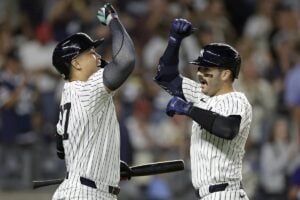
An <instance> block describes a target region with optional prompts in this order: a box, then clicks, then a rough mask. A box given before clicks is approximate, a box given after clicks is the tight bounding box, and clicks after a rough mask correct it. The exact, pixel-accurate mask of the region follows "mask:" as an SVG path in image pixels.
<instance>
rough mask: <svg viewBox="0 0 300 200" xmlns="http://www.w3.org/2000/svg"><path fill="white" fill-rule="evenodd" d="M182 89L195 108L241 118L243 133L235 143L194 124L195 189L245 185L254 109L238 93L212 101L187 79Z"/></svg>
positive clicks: (193, 165)
mask: <svg viewBox="0 0 300 200" xmlns="http://www.w3.org/2000/svg"><path fill="white" fill-rule="evenodd" d="M182 89H183V93H184V97H185V98H186V100H187V101H189V102H193V103H194V106H197V107H200V108H203V109H206V110H211V111H213V112H216V113H218V114H220V115H223V116H229V115H240V116H241V124H240V129H239V133H238V135H237V136H236V137H235V138H234V139H233V140H225V139H222V138H220V137H217V136H215V135H212V134H210V133H209V132H208V131H206V130H205V129H203V128H201V126H200V125H199V124H198V123H196V122H193V125H192V135H191V148H190V154H191V171H192V183H193V186H194V187H195V188H201V187H204V186H209V185H215V184H218V183H224V182H239V181H241V180H242V159H243V156H244V153H245V150H244V147H245V143H246V140H247V137H248V134H249V130H250V124H251V119H252V108H251V105H250V104H249V102H248V100H247V98H246V97H245V95H244V94H243V93H240V92H235V91H234V92H230V93H227V94H223V95H217V96H213V97H208V96H206V95H204V94H203V93H202V92H201V88H200V83H197V82H195V81H192V80H190V79H187V78H184V79H183V83H182ZM237 189H239V188H237Z"/></svg>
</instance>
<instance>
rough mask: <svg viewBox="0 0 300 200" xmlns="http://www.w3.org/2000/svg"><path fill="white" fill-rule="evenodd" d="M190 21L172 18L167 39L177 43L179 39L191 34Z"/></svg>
mask: <svg viewBox="0 0 300 200" xmlns="http://www.w3.org/2000/svg"><path fill="white" fill-rule="evenodd" d="M192 32H193V29H192V23H191V22H189V21H188V20H186V19H174V20H173V21H172V24H171V30H170V37H169V41H170V42H172V43H179V42H181V40H182V39H183V38H185V37H187V36H189V35H190V34H192Z"/></svg>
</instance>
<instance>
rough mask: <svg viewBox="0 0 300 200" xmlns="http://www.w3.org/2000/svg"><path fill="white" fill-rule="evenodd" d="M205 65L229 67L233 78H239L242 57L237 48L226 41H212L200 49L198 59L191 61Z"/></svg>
mask: <svg viewBox="0 0 300 200" xmlns="http://www.w3.org/2000/svg"><path fill="white" fill-rule="evenodd" d="M190 63H191V64H194V65H199V66H204V67H220V68H227V69H229V70H231V71H232V73H233V78H237V77H238V75H239V71H240V65H241V57H240V55H239V53H238V52H237V50H235V49H234V48H233V47H232V46H230V45H228V44H224V43H210V44H208V45H205V46H204V47H203V49H201V51H200V55H199V57H198V58H197V59H196V60H193V61H192V62H190Z"/></svg>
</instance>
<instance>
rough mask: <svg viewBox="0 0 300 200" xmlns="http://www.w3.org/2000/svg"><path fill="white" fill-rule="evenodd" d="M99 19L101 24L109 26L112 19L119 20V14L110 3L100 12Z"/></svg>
mask: <svg viewBox="0 0 300 200" xmlns="http://www.w3.org/2000/svg"><path fill="white" fill-rule="evenodd" d="M97 18H98V20H99V21H100V22H101V24H103V25H105V26H107V25H109V23H110V21H111V20H112V19H115V18H118V14H117V12H116V10H115V9H114V7H113V6H112V5H111V4H110V3H106V4H105V5H104V6H103V7H101V8H100V9H99V10H98V13H97Z"/></svg>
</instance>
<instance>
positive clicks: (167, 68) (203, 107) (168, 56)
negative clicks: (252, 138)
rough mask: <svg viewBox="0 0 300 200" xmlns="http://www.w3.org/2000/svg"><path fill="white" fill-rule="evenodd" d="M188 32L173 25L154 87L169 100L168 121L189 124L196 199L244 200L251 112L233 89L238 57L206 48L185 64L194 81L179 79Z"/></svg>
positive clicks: (224, 48)
mask: <svg viewBox="0 0 300 200" xmlns="http://www.w3.org/2000/svg"><path fill="white" fill-rule="evenodd" d="M192 32H193V28H192V24H191V23H190V22H189V21H187V20H186V19H175V20H173V22H172V24H171V30H170V34H169V42H168V46H167V48H166V50H165V52H164V54H163V55H162V57H161V58H160V60H159V65H158V69H157V74H156V76H155V77H154V81H155V82H156V83H157V84H158V85H159V86H161V87H162V88H163V89H164V90H166V91H167V92H168V93H169V94H171V95H172V96H173V97H172V98H171V99H170V101H169V102H168V104H167V108H166V113H167V115H168V116H170V117H173V116H174V115H176V114H177V115H185V116H187V117H189V118H191V119H192V120H193V125H192V135H191V147H190V155H191V172H192V183H193V186H194V188H195V191H196V196H197V197H198V198H199V199H205V200H208V199H219V200H222V199H233V200H234V199H248V197H247V195H246V193H245V191H244V190H243V186H242V183H241V181H242V168H241V166H242V159H243V156H244V153H245V150H244V147H245V143H246V140H247V137H248V134H249V130H250V124H251V119H252V108H251V105H250V104H249V102H248V100H247V98H246V96H245V95H244V94H243V93H240V92H237V91H235V89H234V87H233V82H234V80H235V79H236V78H238V74H239V70H240V65H241V57H240V55H239V53H238V52H237V51H236V50H235V49H234V48H233V47H232V46H230V45H228V44H225V43H210V44H207V45H206V46H204V47H203V48H202V49H201V51H200V54H199V56H198V58H197V59H195V60H194V61H192V62H190V64H193V65H194V66H196V68H195V72H196V73H197V77H198V81H194V80H191V79H189V78H187V77H184V76H182V75H181V74H180V73H179V70H178V55H179V48H180V45H181V41H182V40H183V39H184V38H185V37H188V36H189V35H190V34H192Z"/></svg>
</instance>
